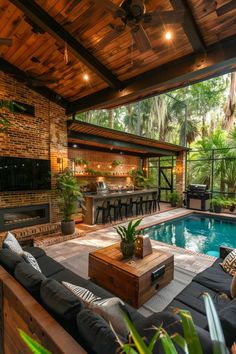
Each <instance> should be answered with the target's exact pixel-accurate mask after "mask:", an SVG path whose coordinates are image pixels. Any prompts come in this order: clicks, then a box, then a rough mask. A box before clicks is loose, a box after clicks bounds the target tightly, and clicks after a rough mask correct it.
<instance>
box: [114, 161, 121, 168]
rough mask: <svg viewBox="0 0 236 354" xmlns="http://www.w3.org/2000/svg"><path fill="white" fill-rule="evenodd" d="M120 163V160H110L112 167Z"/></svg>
mask: <svg viewBox="0 0 236 354" xmlns="http://www.w3.org/2000/svg"><path fill="white" fill-rule="evenodd" d="M121 164H122V162H121V161H120V160H114V161H112V166H113V167H117V166H120V165H121Z"/></svg>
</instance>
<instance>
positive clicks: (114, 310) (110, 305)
mask: <svg viewBox="0 0 236 354" xmlns="http://www.w3.org/2000/svg"><path fill="white" fill-rule="evenodd" d="M89 309H91V310H92V311H94V312H95V313H97V314H98V315H100V316H101V317H103V318H104V320H106V321H107V322H108V323H111V325H112V327H113V328H114V330H115V332H116V333H117V334H118V335H119V336H121V337H123V338H127V337H128V334H129V330H128V328H127V327H126V324H125V322H124V312H125V311H126V310H125V305H124V303H123V301H121V299H119V298H118V297H111V298H108V299H103V300H97V301H94V302H92V303H90V304H89Z"/></svg>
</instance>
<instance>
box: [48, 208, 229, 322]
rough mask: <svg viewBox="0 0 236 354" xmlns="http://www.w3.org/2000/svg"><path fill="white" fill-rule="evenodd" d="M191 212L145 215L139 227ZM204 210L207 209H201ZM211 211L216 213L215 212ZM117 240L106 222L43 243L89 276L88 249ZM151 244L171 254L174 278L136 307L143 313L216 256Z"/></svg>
mask: <svg viewBox="0 0 236 354" xmlns="http://www.w3.org/2000/svg"><path fill="white" fill-rule="evenodd" d="M193 212H194V211H192V210H186V209H184V208H176V209H171V210H168V211H163V212H161V213H158V214H155V215H149V216H145V217H144V218H143V219H142V222H141V228H145V227H149V226H151V225H156V224H159V223H163V222H165V221H168V220H171V219H175V218H178V217H181V216H185V215H189V214H192V213H193ZM204 214H209V213H205V212H204ZM211 214H212V215H218V214H214V213H211ZM221 215H222V214H221ZM227 216H228V215H227ZM122 225H127V222H126V223H122ZM119 241H120V238H119V236H118V235H117V233H116V231H115V230H114V227H112V226H109V227H106V228H103V229H99V230H96V231H93V232H90V233H87V234H86V235H85V236H82V237H79V238H76V239H73V240H69V241H65V242H63V243H60V244H55V245H52V246H48V247H44V249H45V251H46V252H47V254H48V255H49V256H51V257H52V258H54V259H55V260H56V261H58V262H60V263H62V264H63V265H64V266H65V267H67V268H69V269H70V270H72V271H73V272H75V273H77V274H79V275H80V276H82V277H84V278H88V255H89V252H91V251H94V250H96V249H99V248H102V247H107V246H109V245H111V244H113V243H115V242H119ZM152 246H153V248H158V249H160V250H163V251H165V252H169V253H172V254H174V265H175V276H174V280H173V281H172V282H171V283H170V284H169V285H167V286H166V287H165V288H164V289H162V290H161V291H159V292H158V293H157V294H156V295H154V296H153V298H152V299H150V300H149V301H147V303H146V304H144V306H142V307H141V308H140V309H139V311H140V312H141V313H142V314H143V315H145V316H148V315H150V314H151V313H154V312H159V311H161V310H163V309H164V308H165V307H166V306H167V305H168V304H169V303H170V302H171V301H172V299H173V298H174V297H175V296H176V295H177V294H178V293H179V292H180V291H181V290H183V289H184V288H185V287H186V286H187V285H188V284H189V283H190V282H191V280H192V278H193V277H194V276H195V275H196V274H198V273H200V272H201V271H203V270H204V269H206V268H208V267H209V266H210V265H211V264H212V263H213V262H214V260H215V258H214V257H211V256H207V255H204V254H199V253H196V252H192V251H189V250H185V249H183V248H180V247H176V246H171V245H168V244H166V243H162V242H158V241H154V240H152Z"/></svg>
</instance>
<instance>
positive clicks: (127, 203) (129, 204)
mask: <svg viewBox="0 0 236 354" xmlns="http://www.w3.org/2000/svg"><path fill="white" fill-rule="evenodd" d="M120 206H121V213H122V208H125V217H126V219H127V218H128V216H129V215H132V216H133V210H132V198H127V199H126V201H123V202H121V203H120Z"/></svg>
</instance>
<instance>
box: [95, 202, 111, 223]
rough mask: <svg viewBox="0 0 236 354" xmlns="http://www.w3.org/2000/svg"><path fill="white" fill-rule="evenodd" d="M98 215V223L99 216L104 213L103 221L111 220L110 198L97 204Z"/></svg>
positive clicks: (96, 220)
mask: <svg viewBox="0 0 236 354" xmlns="http://www.w3.org/2000/svg"><path fill="white" fill-rule="evenodd" d="M96 210H97V215H96V219H95V224H97V222H98V217H99V214H100V213H102V223H103V224H105V223H106V221H108V219H109V220H110V222H111V221H112V220H111V212H110V202H109V201H108V200H104V202H103V203H102V205H98V206H97V209H96Z"/></svg>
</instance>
